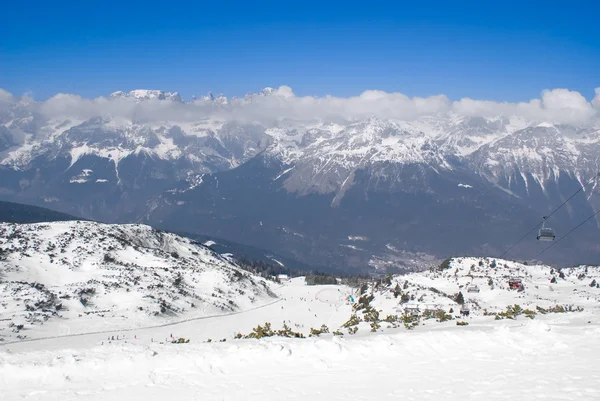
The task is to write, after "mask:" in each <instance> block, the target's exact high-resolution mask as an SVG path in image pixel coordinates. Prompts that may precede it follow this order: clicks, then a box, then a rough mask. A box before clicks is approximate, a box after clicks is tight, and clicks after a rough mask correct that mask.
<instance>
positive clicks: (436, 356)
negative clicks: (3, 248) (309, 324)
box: [0, 312, 600, 401]
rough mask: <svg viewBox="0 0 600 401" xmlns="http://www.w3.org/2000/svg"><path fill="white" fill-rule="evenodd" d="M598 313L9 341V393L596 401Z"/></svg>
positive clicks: (2, 363) (0, 378)
mask: <svg viewBox="0 0 600 401" xmlns="http://www.w3.org/2000/svg"><path fill="white" fill-rule="evenodd" d="M599 317H600V316H599V315H598V314H597V313H591V312H583V313H582V314H577V315H560V316H552V317H544V318H542V319H539V320H538V319H535V320H527V319H526V320H525V321H520V322H518V323H516V324H515V322H511V324H506V322H504V321H502V322H488V323H485V324H483V323H482V324H476V325H473V326H468V327H456V326H454V327H451V326H446V327H443V328H439V329H434V328H433V327H427V328H419V329H418V330H415V331H405V330H404V331H400V332H396V333H393V334H374V335H367V336H355V337H350V338H340V337H330V336H326V337H323V338H309V339H282V338H269V339H262V340H237V341H231V340H228V341H227V342H223V343H200V342H191V343H189V344H159V343H156V342H155V343H148V342H142V341H135V340H130V341H128V342H127V343H125V342H113V343H112V344H104V345H94V346H91V347H80V346H79V345H77V344H73V343H72V339H62V340H61V345H62V347H60V348H55V349H48V348H47V342H45V341H42V342H37V343H35V342H32V343H29V345H28V347H29V348H28V349H27V350H20V351H19V350H13V349H11V347H5V348H0V387H1V388H2V396H3V397H2V399H3V400H7V401H8V400H17V399H18V400H61V401H69V400H86V401H93V400H103V401H104V400H117V399H119V400H120V399H127V400H161V401H163V400H171V399H182V400H183V399H185V400H232V401H233V400H249V401H251V400H275V399H277V400H279V399H290V400H307V399H311V400H349V399H352V400H397V399H406V400H481V399H487V400H514V399H525V400H532V399H549V400H595V399H599V398H600V389H599V388H598V385H597V384H598V383H599V382H600V365H599V364H598V363H596V361H597V357H598V355H600V343H598V341H597V339H598V336H599V335H600V325H598V321H600V320H599V319H598V318H599ZM588 319H591V320H588ZM588 321H592V323H587V322H588ZM24 344H25V343H22V344H20V345H24ZM9 350H10V351H9Z"/></svg>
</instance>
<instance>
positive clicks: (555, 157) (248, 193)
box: [0, 87, 600, 269]
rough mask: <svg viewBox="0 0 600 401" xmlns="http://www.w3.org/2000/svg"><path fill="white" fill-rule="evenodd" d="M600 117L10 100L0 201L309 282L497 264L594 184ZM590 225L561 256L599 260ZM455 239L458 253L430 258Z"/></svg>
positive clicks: (204, 101) (591, 200)
mask: <svg viewBox="0 0 600 401" xmlns="http://www.w3.org/2000/svg"><path fill="white" fill-rule="evenodd" d="M597 104H598V101H597V99H594V100H593V101H592V102H587V101H586V100H585V99H584V98H583V97H582V96H581V95H579V94H578V93H576V92H569V91H566V90H554V91H549V92H545V93H544V94H543V95H542V99H540V100H536V101H531V102H530V103H519V104H505V103H502V104H499V103H498V104H494V103H492V102H478V101H473V100H469V99H464V100H461V101H459V102H450V101H449V100H448V99H446V98H445V97H431V98H426V99H419V98H414V99H409V98H406V97H405V96H403V95H400V94H385V93H380V92H376V91H368V92H365V93H364V94H362V95H361V96H359V97H356V98H348V99H340V98H332V97H325V98H313V97H297V96H295V95H294V94H293V92H292V91H291V89H290V88H287V87H280V88H278V89H273V88H266V89H264V90H263V91H262V92H260V93H257V94H248V95H246V96H244V97H242V98H232V99H228V98H226V97H224V96H222V95H217V96H214V95H212V94H209V95H207V96H202V97H199V98H194V99H193V100H192V101H185V100H183V99H182V98H181V96H179V94H177V93H170V92H163V91H154V90H134V91H131V92H128V93H125V92H114V93H113V94H111V95H110V96H109V97H108V98H98V99H93V100H90V99H82V98H80V97H77V96H73V95H57V96H55V97H54V98H52V99H49V100H47V101H45V102H35V101H33V100H32V99H29V98H24V97H23V98H19V97H15V96H12V95H10V94H7V93H5V92H4V93H2V96H1V97H0V178H1V180H0V181H1V182H0V190H1V193H2V197H3V198H5V199H7V200H20V201H27V202H29V203H36V204H40V205H45V206H48V207H53V208H56V209H58V210H61V211H65V212H70V213H73V214H76V215H80V216H83V217H89V218H96V219H100V220H104V221H113V222H132V221H135V222H138V221H139V222H147V223H151V224H154V225H158V226H161V227H165V228H169V229H172V230H180V231H189V232H198V233H204V234H211V235H212V234H214V235H218V236H221V237H223V238H227V239H231V240H235V241H238V242H241V243H247V244H249V245H254V246H260V247H263V248H270V249H277V250H279V249H284V250H285V251H286V252H287V253H288V255H289V256H294V257H297V258H300V259H302V260H303V261H304V262H307V263H311V264H313V265H319V266H336V267H340V266H348V267H351V268H360V269H364V268H367V266H368V265H369V261H371V260H373V259H374V258H381V257H382V256H383V255H384V254H386V253H389V251H390V249H391V247H393V248H396V249H400V250H401V251H403V252H412V253H419V252H424V253H426V254H430V255H435V256H438V257H443V256H445V255H448V254H456V253H463V252H465V253H466V252H470V253H473V252H475V253H483V254H498V253H501V251H502V249H504V248H505V247H506V245H508V244H509V243H511V241H512V240H514V239H515V238H516V237H518V236H519V234H520V233H522V232H523V231H524V230H525V231H526V230H527V228H529V227H531V225H532V224H535V222H536V221H539V220H540V219H541V216H543V215H545V214H547V213H548V212H549V211H551V210H553V208H554V207H556V206H557V205H559V204H560V203H561V202H562V201H564V200H565V199H566V198H568V197H569V196H570V195H571V194H572V193H573V192H574V191H575V190H577V188H578V187H579V186H580V185H581V184H587V183H588V182H589V180H590V179H592V178H593V177H594V176H595V175H596V174H597V173H598V171H599V170H600V166H599V164H598V162H599V158H600V156H599V155H600V118H599V117H598V107H597ZM597 183H598V181H597V179H596V180H594V181H593V182H592V183H591V184H590V185H588V186H586V188H585V191H584V194H582V195H581V196H580V197H578V198H575V199H573V201H572V202H570V204H569V205H568V206H569V207H567V208H565V209H564V211H563V212H564V213H560V214H557V215H556V216H554V221H553V225H554V226H555V227H557V228H558V229H559V230H561V231H562V232H566V231H568V229H570V228H571V227H572V226H574V225H575V224H577V223H578V222H580V221H581V220H582V219H583V218H585V217H587V216H589V215H590V214H592V213H593V212H595V211H596V210H598V208H600V197H598V196H597V193H598V186H597ZM468 220H470V221H468ZM472 223H473V225H472ZM474 223H477V224H474ZM549 223H550V222H549ZM598 224H599V223H598V221H597V220H594V221H592V222H591V223H589V226H586V227H584V228H583V234H582V237H580V239H579V240H577V241H576V242H575V243H569V241H565V244H566V245H567V246H578V245H577V244H581V243H583V246H582V248H581V249H584V253H583V254H582V253H577V255H578V256H582V257H586V258H589V259H591V260H590V261H589V262H599V261H600V259H599V258H600V249H598V245H597V241H590V240H589V238H590V237H589V236H590V235H598V233H599V232H600V230H598ZM200 227H201V228H200ZM484 228H485V229H484ZM586 230H587V231H586ZM457 231H463V232H464V234H463V240H461V239H458V238H451V239H450V240H449V241H446V243H445V244H444V243H443V244H440V240H446V239H447V238H448V236H449V235H451V233H454V232H457ZM286 232H287V233H293V234H289V235H288V234H286ZM348 236H364V237H367V238H369V239H370V240H369V241H368V243H369V244H370V245H369V246H368V247H367V248H368V249H365V250H364V252H359V251H357V250H356V249H351V248H348V247H346V246H344V244H343V243H342V242H343V240H344V239H345V238H347V237H348ZM287 237H290V238H287ZM308 238H310V239H308ZM317 238H319V239H317ZM569 240H570V239H569ZM323 244H326V246H325V247H324V246H323ZM594 244H596V245H594ZM388 245H391V247H390V246H388ZM317 248H319V249H317ZM363 248H365V247H363ZM553 251H554V250H553ZM553 251H552V252H553ZM552 252H549V253H548V255H547V256H548V257H549V258H551V259H550V260H557V261H559V262H576V261H575V260H573V258H572V257H570V256H569V257H566V258H565V257H563V256H565V255H564V254H565V252H558V253H554V254H553V253H552ZM536 253H537V248H536V249H535V250H528V249H515V256H519V257H532V256H534V255H535V254H536ZM570 254H571V255H573V253H570ZM545 256H546V255H545ZM577 262H584V261H579V260H578V261H577Z"/></svg>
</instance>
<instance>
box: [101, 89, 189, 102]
mask: <svg viewBox="0 0 600 401" xmlns="http://www.w3.org/2000/svg"><path fill="white" fill-rule="evenodd" d="M109 97H110V98H133V99H136V100H149V99H157V100H172V101H175V102H183V100H182V99H181V96H179V93H177V92H165V91H161V90H152V89H134V90H132V91H130V92H128V93H126V92H123V91H116V92H113V93H111V94H110V96H109Z"/></svg>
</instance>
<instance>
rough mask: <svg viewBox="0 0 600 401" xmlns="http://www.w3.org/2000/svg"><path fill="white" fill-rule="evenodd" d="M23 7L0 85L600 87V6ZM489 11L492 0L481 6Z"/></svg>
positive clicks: (351, 91)
mask: <svg viewBox="0 0 600 401" xmlns="http://www.w3.org/2000/svg"><path fill="white" fill-rule="evenodd" d="M322 3H325V2H324V1H322V2H312V1H302V2H290V3H286V2H282V1H279V2H231V1H220V2H218V1H211V2H201V1H195V2H152V1H144V2H138V1H120V2H112V1H102V2H99V1H89V2H82V1H79V2H64V1H55V2H42V1H39V2H38V1H20V2H16V1H13V2H10V3H8V4H4V5H3V6H2V14H3V17H2V24H1V25H0V88H4V89H5V90H8V91H10V92H12V93H14V94H24V93H30V94H32V95H33V96H34V97H35V98H36V99H45V98H48V97H50V96H52V95H53V94H55V93H57V92H66V93H76V94H79V95H81V96H85V97H96V96H101V95H104V96H105V95H108V94H110V93H111V92H113V91H115V90H125V91H127V90H131V89H137V88H144V89H164V90H169V91H178V92H180V93H181V94H182V95H183V96H184V97H186V98H189V97H191V95H192V94H196V95H200V94H204V93H206V92H208V91H212V92H215V93H219V92H221V93H224V94H225V95H228V96H241V95H244V94H245V93H247V92H256V91H259V90H260V89H261V88H263V87H265V86H273V87H277V86H280V85H289V86H291V87H292V88H293V89H294V92H295V93H296V94H297V95H316V96H323V95H326V94H331V95H334V96H352V95H358V94H360V93H361V92H362V91H364V90H366V89H379V90H384V91H388V92H392V91H397V92H402V93H404V94H407V95H409V96H429V95H434V94H440V93H442V94H445V95H447V96H448V97H450V98H451V99H459V98H462V97H471V98H476V99H487V100H496V101H520V100H529V99H531V98H537V97H539V95H540V92H541V91H542V90H543V89H552V88H568V89H571V90H576V91H579V92H581V93H582V94H583V95H584V96H585V97H586V98H588V99H590V98H592V97H593V91H594V88H595V87H599V86H600V29H599V28H598V25H600V18H599V17H598V15H600V5H599V4H597V3H600V2H598V1H569V2H564V1H562V2H558V1H557V2H552V1H545V2H538V1H535V0H534V1H521V2H512V1H488V2H475V1H473V2H466V1H462V2H461V1H443V2H434V1H429V2H427V1H420V2H403V1H400V0H397V1H395V2H374V1H372V2H362V4H360V3H357V4H353V3H351V2H327V4H322ZM480 3H486V4H487V5H485V6H481V5H480Z"/></svg>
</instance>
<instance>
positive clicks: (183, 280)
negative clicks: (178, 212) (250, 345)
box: [0, 221, 275, 338]
mask: <svg viewBox="0 0 600 401" xmlns="http://www.w3.org/2000/svg"><path fill="white" fill-rule="evenodd" d="M0 233H1V235H0V289H1V290H0V294H1V295H0V338H2V337H4V338H9V337H10V338H12V337H15V336H17V335H19V336H27V332H28V331H33V332H35V333H36V334H37V335H38V336H39V335H40V333H43V332H46V333H51V334H52V335H57V334H58V333H60V332H61V331H62V330H63V329H62V328H61V327H63V325H64V324H67V322H68V325H69V332H70V333H74V332H78V331H79V332H81V331H93V329H94V328H104V329H106V328H115V329H118V328H124V327H137V326H142V325H146V326H147V325H152V324H159V323H161V324H162V323H167V322H170V321H177V320H181V319H182V318H195V317H202V316H209V315H214V314H219V313H228V312H235V311H241V310H246V309H249V308H252V307H255V306H257V305H261V304H265V303H267V302H268V301H269V300H272V299H273V298H274V297H275V294H274V293H273V292H272V291H271V289H270V285H269V284H268V283H267V282H266V281H265V280H264V279H262V278H259V277H255V276H252V275H251V274H249V273H247V272H246V271H244V270H242V269H240V268H239V267H237V266H236V265H235V264H233V263H232V262H231V261H230V260H228V259H225V258H223V257H221V256H220V255H218V254H216V253H214V252H212V251H211V250H209V249H208V248H206V247H204V246H201V245H196V244H193V243H192V242H191V241H190V240H189V239H186V238H182V237H179V236H176V235H173V234H170V233H165V232H159V231H156V230H153V229H152V228H150V227H148V226H144V225H106V224H99V223H94V222H83V221H70V222H57V223H37V224H22V225H21V224H8V223H2V224H0ZM61 322H62V323H61ZM42 325H43V327H42ZM19 327H21V329H22V328H24V330H23V332H21V334H19V332H20V331H21V329H20V328H19ZM21 338H23V337H21Z"/></svg>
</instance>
